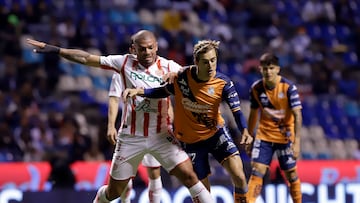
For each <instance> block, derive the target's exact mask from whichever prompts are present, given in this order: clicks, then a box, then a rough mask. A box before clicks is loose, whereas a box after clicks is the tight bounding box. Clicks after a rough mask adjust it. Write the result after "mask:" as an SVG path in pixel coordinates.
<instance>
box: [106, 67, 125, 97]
mask: <svg viewBox="0 0 360 203" xmlns="http://www.w3.org/2000/svg"><path fill="white" fill-rule="evenodd" d="M122 89H123V83H122V80H121V77H120V74H119V73H114V74H113V76H112V78H111V83H110V89H109V97H121V94H122Z"/></svg>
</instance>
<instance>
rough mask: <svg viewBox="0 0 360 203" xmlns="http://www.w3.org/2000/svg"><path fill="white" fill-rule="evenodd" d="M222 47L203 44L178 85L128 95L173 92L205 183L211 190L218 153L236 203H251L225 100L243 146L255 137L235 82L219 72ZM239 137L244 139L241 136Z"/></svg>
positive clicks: (182, 132) (179, 125)
mask: <svg viewBox="0 0 360 203" xmlns="http://www.w3.org/2000/svg"><path fill="white" fill-rule="evenodd" d="M218 46H219V42H218V41H211V40H202V41H199V42H198V43H197V44H196V45H195V46H194V51H193V55H194V62H195V65H193V66H189V67H187V68H184V70H183V71H181V72H179V74H178V75H176V76H174V77H173V78H172V79H171V80H172V81H174V82H173V83H172V84H168V85H166V86H164V87H160V88H153V89H142V88H137V89H126V90H125V91H124V93H123V97H124V99H126V98H128V97H130V98H132V97H134V96H136V95H141V96H144V97H149V98H161V97H167V96H168V95H170V93H172V94H173V95H174V99H175V106H174V133H175V136H176V137H177V138H178V139H179V140H180V141H181V142H182V143H184V149H185V151H186V152H187V153H188V154H189V156H190V157H191V158H192V161H193V166H194V169H195V172H196V174H197V175H198V177H199V179H200V180H201V181H202V182H203V183H204V184H205V185H206V186H207V188H208V189H209V190H210V182H209V179H208V176H209V175H210V173H211V171H210V164H209V154H212V156H213V157H214V158H215V159H216V160H217V161H218V162H219V163H220V164H221V165H222V166H223V167H224V168H225V169H226V170H227V171H228V173H229V174H230V176H231V179H232V181H233V184H234V202H235V203H246V202H247V200H246V193H247V191H248V187H247V183H246V177H245V174H244V171H243V164H242V161H241V158H240V156H239V151H238V148H237V146H236V144H235V143H234V139H233V138H232V136H231V135H230V133H229V131H228V129H227V127H226V125H225V122H224V119H223V117H222V116H221V112H220V110H219V107H220V104H221V103H222V102H223V101H225V102H227V104H228V105H229V107H230V109H231V111H232V113H233V116H234V118H235V120H236V123H237V126H238V128H239V130H240V131H241V132H242V135H238V136H242V137H241V138H242V139H241V141H239V142H240V143H239V144H246V143H251V142H252V137H251V135H250V134H249V133H248V130H247V124H246V120H245V118H244V116H243V114H242V112H241V108H240V100H239V96H238V94H237V92H236V90H235V87H234V84H233V82H232V81H231V80H230V79H229V77H227V76H225V75H224V74H221V73H219V72H217V71H216V68H217V54H218V53H217V50H218ZM234 138H236V140H239V139H238V137H236V136H234Z"/></svg>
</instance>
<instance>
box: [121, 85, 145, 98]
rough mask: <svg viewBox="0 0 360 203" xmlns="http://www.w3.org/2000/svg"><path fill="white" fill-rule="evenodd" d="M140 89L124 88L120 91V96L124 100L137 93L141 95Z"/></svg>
mask: <svg viewBox="0 0 360 203" xmlns="http://www.w3.org/2000/svg"><path fill="white" fill-rule="evenodd" d="M140 90H141V89H136V88H126V89H125V90H124V91H123V93H122V98H123V100H124V101H126V100H127V99H128V98H133V97H135V96H137V95H141V91H140Z"/></svg>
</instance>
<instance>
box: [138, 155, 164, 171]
mask: <svg viewBox="0 0 360 203" xmlns="http://www.w3.org/2000/svg"><path fill="white" fill-rule="evenodd" d="M141 163H142V165H143V166H145V167H149V168H158V167H160V166H161V164H160V162H159V161H158V160H156V159H155V157H153V156H152V155H151V154H145V156H144V158H143V160H142V162H141Z"/></svg>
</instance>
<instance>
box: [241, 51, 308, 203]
mask: <svg viewBox="0 0 360 203" xmlns="http://www.w3.org/2000/svg"><path fill="white" fill-rule="evenodd" d="M260 72H261V74H262V79H260V80H258V81H256V82H254V84H253V85H252V86H251V90H250V102H251V111H250V115H249V122H248V125H249V132H250V133H252V134H253V133H254V134H255V128H256V126H257V122H258V121H259V124H258V128H257V131H256V139H255V140H254V143H253V148H252V154H251V158H252V169H253V170H252V173H251V176H250V180H249V192H248V199H249V202H250V203H252V202H255V201H256V198H257V197H258V196H259V194H260V193H261V189H262V185H263V177H264V175H265V173H266V170H267V169H268V167H269V165H270V163H271V161H272V157H273V154H274V153H275V152H277V157H278V160H279V164H280V167H281V169H282V170H283V171H284V172H285V176H286V178H287V180H288V183H289V187H290V194H291V197H292V199H293V202H294V203H300V202H301V198H302V195H301V183H300V180H299V178H298V174H297V171H296V159H297V157H298V155H299V151H300V129H301V126H302V113H301V108H302V107H301V102H300V98H299V94H298V91H297V88H296V86H295V85H294V84H293V83H292V82H291V81H289V80H287V79H286V78H284V77H282V76H280V75H279V72H280V66H279V59H278V58H277V57H276V56H275V55H273V54H271V53H265V54H263V55H262V56H261V57H260ZM259 112H260V119H258V116H259ZM254 136H255V135H254Z"/></svg>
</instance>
